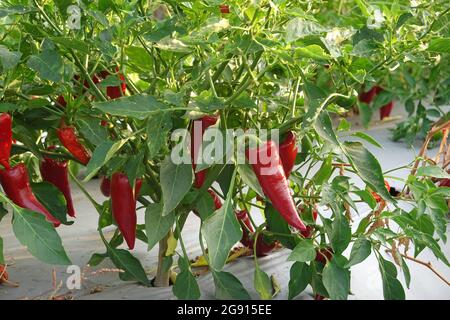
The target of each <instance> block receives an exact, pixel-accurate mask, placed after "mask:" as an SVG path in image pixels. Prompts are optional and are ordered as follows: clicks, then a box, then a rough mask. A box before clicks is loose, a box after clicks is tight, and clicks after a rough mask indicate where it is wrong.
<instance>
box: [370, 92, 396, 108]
mask: <svg viewBox="0 0 450 320" xmlns="http://www.w3.org/2000/svg"><path fill="white" fill-rule="evenodd" d="M393 99H394V94H393V93H392V92H390V91H386V90H383V91H381V92H380V93H379V94H377V95H376V97H375V99H374V100H373V102H372V108H373V109H375V110H378V109H379V108H381V107H383V106H385V105H386V104H388V103H389V102H391V101H392V100H393Z"/></svg>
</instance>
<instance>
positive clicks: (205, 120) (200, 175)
mask: <svg viewBox="0 0 450 320" xmlns="http://www.w3.org/2000/svg"><path fill="white" fill-rule="evenodd" d="M217 119H218V117H217V116H209V115H208V116H204V117H202V118H200V119H197V120H194V121H193V122H192V129H191V159H192V168H193V169H194V172H195V167H196V165H197V159H198V152H199V149H200V146H201V144H202V140H203V134H204V133H205V131H206V129H207V128H208V127H210V126H212V125H214V124H216V122H217ZM198 123H200V124H201V135H200V137H199V136H198V134H199V133H200V132H197V131H198V130H196V129H195V127H196V126H198ZM196 124H197V125H196ZM207 172H208V169H205V170H202V171H199V172H195V180H194V186H195V187H196V188H197V189H200V188H201V187H202V185H203V183H205V179H206V173H207Z"/></svg>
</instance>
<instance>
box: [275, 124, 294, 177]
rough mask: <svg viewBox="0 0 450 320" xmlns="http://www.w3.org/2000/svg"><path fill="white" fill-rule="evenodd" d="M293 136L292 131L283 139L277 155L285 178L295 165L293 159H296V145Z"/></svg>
mask: <svg viewBox="0 0 450 320" xmlns="http://www.w3.org/2000/svg"><path fill="white" fill-rule="evenodd" d="M296 142H297V141H296V139H295V135H294V133H293V132H292V131H289V132H288V133H287V134H286V137H285V138H284V141H283V142H282V143H281V144H280V147H279V154H280V159H281V163H282V164H283V169H284V174H285V175H286V178H289V175H290V174H291V172H292V168H294V165H295V158H296V157H297V153H298V147H297V143H296Z"/></svg>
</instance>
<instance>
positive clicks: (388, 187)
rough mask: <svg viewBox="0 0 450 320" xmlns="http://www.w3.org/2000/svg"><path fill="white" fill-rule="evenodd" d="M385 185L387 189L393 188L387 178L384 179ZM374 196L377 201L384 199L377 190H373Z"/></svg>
mask: <svg viewBox="0 0 450 320" xmlns="http://www.w3.org/2000/svg"><path fill="white" fill-rule="evenodd" d="M384 185H385V186H386V189H387V190H388V191H390V190H391V186H390V185H389V183H388V182H387V181H386V180H384ZM372 196H373V197H374V198H375V201H376V202H380V201H381V200H382V198H381V197H380V195H379V194H378V193H376V192H375V191H372Z"/></svg>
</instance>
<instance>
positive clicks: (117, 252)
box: [105, 242, 151, 286]
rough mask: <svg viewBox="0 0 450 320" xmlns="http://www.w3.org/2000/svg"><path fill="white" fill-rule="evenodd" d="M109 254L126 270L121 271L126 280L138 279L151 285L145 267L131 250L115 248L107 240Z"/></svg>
mask: <svg viewBox="0 0 450 320" xmlns="http://www.w3.org/2000/svg"><path fill="white" fill-rule="evenodd" d="M105 245H106V249H107V252H108V256H109V258H110V259H111V261H112V262H113V263H114V265H115V266H116V267H117V268H119V269H122V270H124V271H125V272H124V273H120V278H121V279H122V280H124V281H128V280H136V281H138V282H140V283H142V284H143V285H146V286H150V285H151V283H150V280H148V278H147V275H146V274H145V271H144V268H142V265H141V263H140V262H139V260H138V259H136V258H135V257H134V256H133V255H132V254H131V253H130V252H129V251H127V250H123V249H114V248H113V247H112V246H110V245H109V244H107V242H105Z"/></svg>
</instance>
